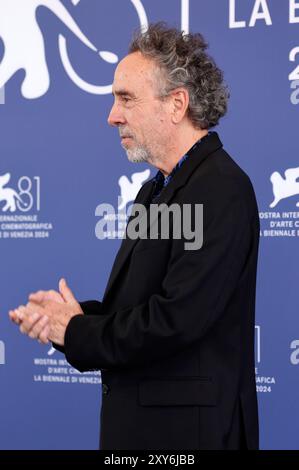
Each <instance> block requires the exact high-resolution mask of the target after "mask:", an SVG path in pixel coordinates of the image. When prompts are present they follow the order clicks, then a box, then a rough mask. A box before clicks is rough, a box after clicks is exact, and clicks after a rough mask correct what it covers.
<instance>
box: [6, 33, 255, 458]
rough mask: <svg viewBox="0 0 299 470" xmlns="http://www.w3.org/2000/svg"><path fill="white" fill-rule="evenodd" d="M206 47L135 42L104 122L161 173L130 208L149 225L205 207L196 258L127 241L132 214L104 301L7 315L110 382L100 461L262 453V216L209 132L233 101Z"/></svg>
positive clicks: (197, 38)
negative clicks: (163, 453) (157, 452)
mask: <svg viewBox="0 0 299 470" xmlns="http://www.w3.org/2000/svg"><path fill="white" fill-rule="evenodd" d="M206 47H207V46H206V44H205V42H204V40H203V38H202V36H201V35H199V34H197V35H191V34H190V35H183V34H182V33H180V32H179V31H177V30H175V29H168V28H167V27H166V26H165V25H163V24H155V25H151V26H150V27H149V29H148V31H147V32H146V33H143V34H142V33H140V34H139V35H137V36H136V37H135V39H134V40H133V43H132V45H131V48H130V53H129V55H128V56H127V57H125V58H124V59H123V60H122V61H121V62H120V64H119V65H118V67H117V69H116V72H115V78H114V83H113V94H114V98H115V101H114V105H113V107H112V110H111V112H110V116H109V119H108V122H109V124H111V125H113V126H117V127H118V129H119V133H120V136H121V139H122V145H123V147H124V148H125V149H126V151H127V155H128V158H129V160H130V161H132V162H140V161H147V162H149V163H150V164H152V165H153V166H154V167H156V168H158V170H159V171H158V173H157V175H156V177H155V178H153V179H152V180H150V181H149V182H147V183H145V184H144V185H143V187H142V188H141V190H140V191H139V193H138V195H137V198H136V200H135V204H136V205H137V204H141V205H142V206H144V207H145V208H146V209H145V211H147V212H144V214H147V213H149V212H150V210H151V208H152V207H153V205H154V203H155V204H159V206H160V205H162V204H166V205H167V206H170V205H176V207H179V208H182V209H183V208H184V207H187V206H188V207H189V208H190V207H191V209H194V210H195V209H196V207H198V205H199V204H202V205H203V243H202V246H200V247H197V249H187V248H186V245H185V243H186V240H185V239H186V237H184V236H181V237H177V236H172V237H169V238H168V239H167V238H164V239H162V238H161V237H160V238H159V237H157V238H145V237H144V236H143V237H141V236H140V237H138V238H135V239H134V237H131V238H130V237H129V236H128V234H129V228H130V226H131V224H132V223H134V220H135V221H136V219H135V218H134V213H133V214H132V216H131V219H130V221H129V223H128V225H127V236H126V238H125V239H124V240H123V243H122V246H121V248H120V250H119V252H118V255H117V257H116V260H115V263H114V266H113V268H112V272H111V275H110V278H109V281H108V285H107V288H106V291H105V294H104V298H103V301H102V302H98V301H88V302H83V303H81V304H79V303H78V301H77V300H76V298H75V296H74V294H73V293H72V291H71V290H70V289H69V287H68V286H67V284H66V282H65V280H63V279H62V280H61V281H60V284H59V291H60V292H55V291H49V292H45V291H39V292H37V293H35V294H32V295H30V296H29V303H28V304H27V305H26V306H21V307H19V309H17V310H15V311H11V312H10V316H11V318H12V320H13V321H15V322H16V323H20V328H21V331H22V332H24V333H27V334H29V336H31V337H33V338H39V340H40V341H42V342H47V341H48V339H49V340H50V341H52V342H53V343H54V344H56V347H57V348H59V349H60V350H63V351H64V352H65V355H66V358H67V360H68V361H69V362H70V363H71V364H72V365H73V366H74V367H76V368H77V369H79V370H80V371H87V370H93V369H100V370H101V371H102V380H103V386H102V392H103V401H102V410H101V438H100V447H101V448H102V449H110V450H112V449H172V450H175V449H177V450H179V449H239V448H249V449H256V448H258V419H257V400H256V389H255V375H254V309H255V282H256V265H257V252H258V236H259V222H258V212H257V206H256V201H255V196H254V192H253V189H252V186H251V183H250V180H249V178H248V177H247V175H246V174H245V173H244V172H243V171H242V170H241V169H240V168H239V167H238V165H237V164H236V163H235V162H234V161H233V160H232V159H231V158H230V156H229V155H228V154H227V153H226V152H225V151H224V150H223V148H222V143H221V141H220V139H219V137H218V135H217V134H216V133H215V132H208V130H209V129H211V128H212V127H213V126H215V125H216V124H217V123H218V121H219V119H220V118H221V117H222V116H223V115H224V114H225V112H226V107H227V99H228V93H227V90H226V87H225V86H224V84H223V78H222V73H221V71H220V70H219V69H218V68H217V66H216V65H215V63H214V61H213V60H212V59H211V58H210V57H209V56H208V55H207V53H206ZM164 207H165V206H164ZM144 214H143V215H144ZM192 214H193V215H192V224H193V228H194V233H195V231H196V230H197V229H198V225H199V223H198V220H197V219H196V217H195V215H194V212H192ZM183 222H184V221H183ZM172 223H173V225H172V226H171V229H172V233H174V232H175V230H174V218H173V219H172ZM140 225H141V222H140ZM163 229H164V227H161V228H160V230H162V231H163ZM146 230H147V233H148V230H149V227H148V226H146ZM130 233H132V230H131V232H130ZM189 248H190V247H189Z"/></svg>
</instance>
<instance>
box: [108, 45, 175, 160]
mask: <svg viewBox="0 0 299 470" xmlns="http://www.w3.org/2000/svg"><path fill="white" fill-rule="evenodd" d="M113 95H114V98H115V101H114V104H113V107H112V109H111V112H110V115H109V118H108V123H109V124H110V125H112V126H117V127H118V128H119V133H120V137H121V144H122V146H123V147H124V148H125V149H126V152H127V155H128V158H129V160H130V161H133V162H141V161H149V162H153V161H155V160H157V159H159V158H161V155H162V156H163V154H164V153H165V149H166V148H167V143H169V138H170V132H171V121H170V113H169V105H168V104H167V101H162V100H161V98H159V97H158V74H157V68H156V65H155V64H154V62H153V61H151V60H148V59H147V58H145V57H144V56H142V54H141V53H140V52H135V53H133V54H129V55H128V56H127V57H125V58H124V59H123V60H122V61H121V62H120V63H119V65H118V67H117V69H116V71H115V76H114V82H113ZM165 146H166V147H165Z"/></svg>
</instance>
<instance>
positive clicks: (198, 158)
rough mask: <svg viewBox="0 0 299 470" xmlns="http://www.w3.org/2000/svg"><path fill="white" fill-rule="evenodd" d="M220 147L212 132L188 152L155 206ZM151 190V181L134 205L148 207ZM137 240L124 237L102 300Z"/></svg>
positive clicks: (181, 184) (145, 215)
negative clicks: (187, 156) (187, 155)
mask: <svg viewBox="0 0 299 470" xmlns="http://www.w3.org/2000/svg"><path fill="white" fill-rule="evenodd" d="M221 147H222V143H221V141H220V139H219V137H218V134H217V133H216V132H213V133H211V134H210V135H208V136H207V137H206V138H205V139H204V140H203V141H202V142H200V143H199V144H198V145H197V146H196V147H195V149H194V150H192V151H191V152H190V155H189V158H188V159H187V160H186V161H185V162H184V164H183V165H182V167H181V168H180V169H179V170H178V171H177V172H176V173H175V174H174V176H173V177H172V179H171V181H170V182H169V184H168V185H167V186H166V188H164V189H163V191H162V192H161V194H160V196H159V198H158V199H157V201H156V202H155V204H163V203H164V204H168V203H169V202H170V201H171V199H172V198H173V197H174V195H175V193H176V192H177V191H178V189H179V188H181V187H182V186H184V185H185V184H186V183H187V181H188V179H189V178H190V176H191V175H192V174H193V173H194V171H195V170H196V168H197V167H198V166H199V165H200V164H201V163H202V162H203V161H204V160H205V159H206V158H207V156H208V155H210V154H211V153H213V152H215V151H216V150H218V149H219V148H221ZM153 189H154V187H153V180H150V181H148V182H146V183H145V184H144V185H143V186H142V188H141V191H140V192H139V194H138V195H137V197H136V199H135V201H134V205H135V204H143V205H145V206H148V202H149V201H150V198H151V195H152V191H153ZM133 207H134V206H133ZM148 214H149V208H147V210H146V212H145V213H144V217H147V216H148ZM131 218H132V217H130V218H129V220H128V223H127V227H128V225H129V223H130V220H131ZM148 218H149V217H148ZM150 222H151V224H152V223H154V220H151V221H150ZM148 223H149V221H148ZM138 240H139V238H137V239H135V240H132V239H130V238H129V237H125V238H124V239H123V241H122V244H121V246H120V249H119V251H118V253H117V256H116V258H115V261H114V264H113V267H112V270H111V274H110V277H109V280H108V284H107V287H106V289H105V293H104V299H105V298H106V297H107V294H108V292H109V291H110V290H111V288H112V286H113V284H114V282H115V280H116V279H117V277H118V275H119V273H120V271H121V268H122V267H123V266H124V264H125V261H126V260H127V259H128V257H129V255H130V253H131V252H132V250H133V248H134V246H135V244H136V243H137V242H138ZM104 299H103V300H104Z"/></svg>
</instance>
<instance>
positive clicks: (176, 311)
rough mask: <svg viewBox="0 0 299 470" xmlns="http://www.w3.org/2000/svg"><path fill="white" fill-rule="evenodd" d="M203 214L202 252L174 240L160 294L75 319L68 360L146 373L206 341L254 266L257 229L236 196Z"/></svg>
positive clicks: (68, 341)
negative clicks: (153, 365) (248, 265)
mask: <svg viewBox="0 0 299 470" xmlns="http://www.w3.org/2000/svg"><path fill="white" fill-rule="evenodd" d="M203 212H204V218H203V221H204V222H203V245H202V247H201V248H200V249H198V250H194V251H190V250H189V251H187V250H185V249H184V241H186V240H172V250H171V255H170V259H169V264H168V270H167V274H166V276H165V278H164V280H163V283H162V288H161V291H160V293H157V294H154V295H151V296H150V297H149V299H148V300H147V301H146V302H144V303H142V304H140V305H136V306H134V307H130V308H126V309H123V310H120V311H115V312H112V313H111V312H110V313H109V314H107V315H94V314H91V315H87V316H81V315H78V316H75V317H73V318H72V319H71V321H70V323H69V325H68V327H67V330H66V335H65V353H66V358H67V360H68V361H69V362H70V363H71V364H72V365H73V366H74V367H76V368H77V369H79V370H80V371H86V370H91V369H106V370H109V369H110V370H113V369H124V368H130V367H135V366H146V365H147V364H150V363H152V362H154V361H158V360H161V359H164V358H167V356H171V355H173V354H175V353H177V352H178V351H180V350H182V349H184V348H187V347H189V346H191V345H192V344H194V343H195V342H198V341H200V340H201V338H202V337H203V336H204V335H205V334H206V333H207V332H208V331H209V329H210V328H211V327H212V326H213V325H214V323H215V322H217V320H218V319H219V318H220V317H221V316H222V314H223V312H225V308H226V306H227V303H228V302H229V299H230V297H231V296H232V294H233V293H234V291H235V289H236V286H237V284H238V282H239V280H240V278H241V276H242V273H243V271H244V269H245V266H246V263H247V262H248V257H249V254H250V250H251V243H252V237H253V232H254V230H255V229H256V224H255V223H254V222H253V221H250V219H249V213H248V212H249V211H248V203H247V202H246V201H245V200H242V199H241V198H240V197H239V196H238V194H237V195H235V196H234V197H232V196H231V197H229V198H228V197H225V198H223V200H217V201H211V202H210V203H205V204H204V207H203ZM157 262H158V260H157ZM136 288H138V285H137V286H136Z"/></svg>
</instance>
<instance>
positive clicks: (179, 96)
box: [171, 87, 189, 124]
mask: <svg viewBox="0 0 299 470" xmlns="http://www.w3.org/2000/svg"><path fill="white" fill-rule="evenodd" d="M171 97H172V116H171V118H172V122H173V124H179V123H180V122H181V121H182V120H183V119H184V117H185V115H186V113H187V110H188V106H189V93H188V90H187V89H186V88H183V87H180V88H176V89H175V90H173V91H172V92H171Z"/></svg>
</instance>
